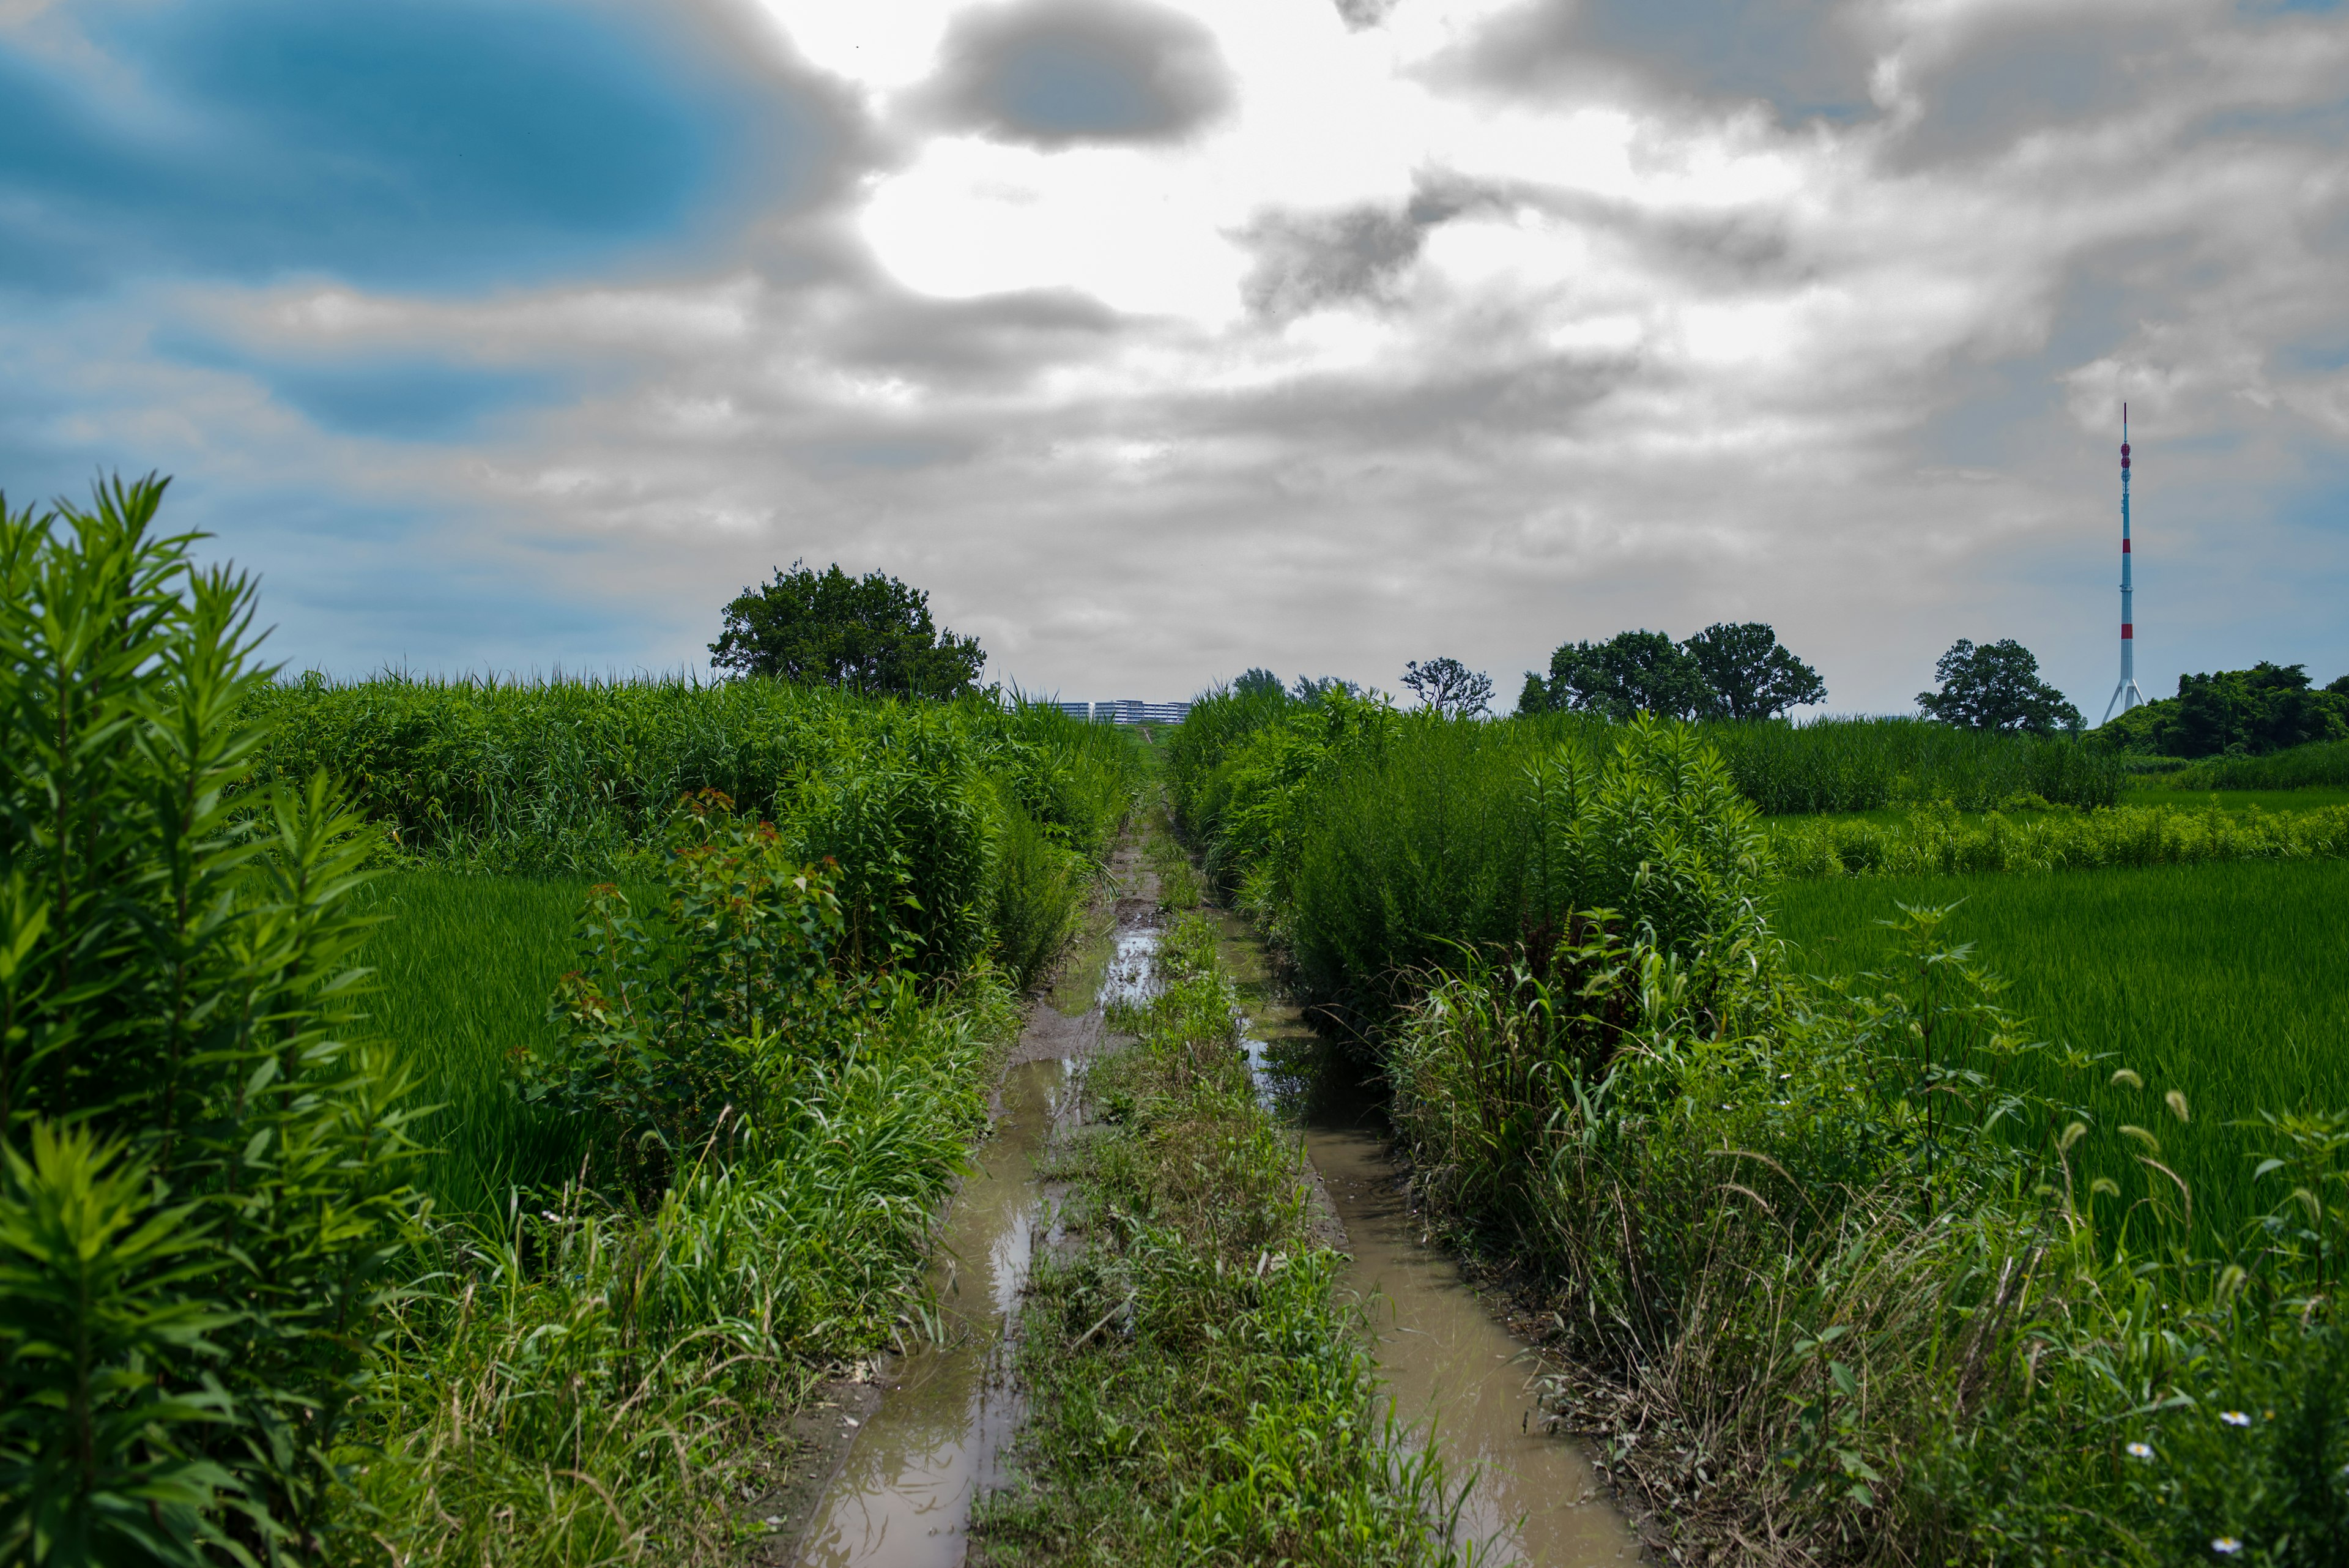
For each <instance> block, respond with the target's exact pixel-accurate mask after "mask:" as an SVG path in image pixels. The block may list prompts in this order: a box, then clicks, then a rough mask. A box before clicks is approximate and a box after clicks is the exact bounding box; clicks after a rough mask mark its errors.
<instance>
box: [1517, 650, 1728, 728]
mask: <svg viewBox="0 0 2349 1568" xmlns="http://www.w3.org/2000/svg"><path fill="white" fill-rule="evenodd" d="M1710 697H1711V692H1710V691H1709V689H1708V688H1707V687H1706V685H1705V680H1704V671H1703V670H1702V669H1700V668H1699V667H1698V665H1697V661H1696V660H1695V659H1692V658H1691V657H1690V656H1689V655H1688V654H1686V653H1684V652H1682V649H1681V647H1680V645H1679V644H1678V643H1676V642H1674V641H1673V640H1672V639H1671V638H1669V637H1666V636H1665V635H1664V634H1663V633H1662V632H1661V631H1623V632H1618V633H1616V634H1615V635H1614V636H1613V637H1611V638H1609V639H1607V640H1606V641H1605V642H1599V643H1590V642H1572V643H1568V644H1567V645H1566V646H1564V647H1562V648H1560V649H1558V650H1557V652H1556V653H1553V654H1551V655H1550V656H1549V704H1550V706H1551V707H1552V708H1578V709H1581V710H1583V711H1587V712H1593V713H1604V714H1606V715H1607V716H1608V717H1609V718H1611V719H1629V718H1630V716H1631V715H1632V714H1634V713H1655V714H1658V715H1660V716H1661V717H1664V718H1668V719H1689V718H1693V717H1695V716H1696V715H1697V714H1698V713H1699V712H1702V711H1703V710H1704V708H1705V705H1706V703H1707V701H1709V699H1710Z"/></svg>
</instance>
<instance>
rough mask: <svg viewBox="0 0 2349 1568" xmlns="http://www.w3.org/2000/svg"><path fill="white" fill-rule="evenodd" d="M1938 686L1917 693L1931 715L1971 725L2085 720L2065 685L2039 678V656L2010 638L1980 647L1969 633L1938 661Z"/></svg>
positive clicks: (2070, 724) (2069, 724) (2020, 726)
mask: <svg viewBox="0 0 2349 1568" xmlns="http://www.w3.org/2000/svg"><path fill="white" fill-rule="evenodd" d="M1933 679H1934V680H1939V681H1940V683H1941V689H1940V691H1920V692H1919V693H1917V706H1918V707H1920V708H1921V709H1923V710H1924V711H1925V712H1926V715H1927V716H1928V717H1930V718H1934V719H1939V720H1940V721H1941V722H1943V723H1945V724H1956V725H1959V726H1961V727H1962V728H1965V729H1969V730H1994V731H2011V730H2027V731H2029V732H2032V733H2033V734H2043V735H2044V734H2046V733H2048V732H2050V731H2054V730H2059V729H2062V730H2072V731H2075V732H2076V731H2077V730H2078V729H2079V728H2080V726H2081V724H2082V723H2083V722H2084V721H2083V720H2082V719H2081V717H2080V711H2079V710H2078V709H2077V708H2075V707H2073V706H2072V704H2071V702H2070V701H2067V700H2066V699H2065V698H2064V694H2063V693H2062V692H2061V691H2056V690H2055V688H2054V687H2053V686H2050V685H2048V684H2047V682H2045V681H2044V680H2041V679H2039V659H2038V657H2037V656H2036V655H2034V654H2033V652H2032V651H2031V650H2030V649H2027V648H2025V647H2023V644H2021V643H2019V642H2017V641H2015V640H2014V639H2013V638H2006V639H2002V640H2001V641H1998V642H1990V643H1984V644H1983V645H1982V647H1980V648H1976V647H1975V646H1974V645H1973V644H1972V643H1971V642H1970V641H1968V640H1967V639H1964V638H1960V639H1958V640H1957V641H1955V642H1953V643H1951V645H1950V650H1949V651H1948V652H1947V653H1944V654H1943V655H1941V657H1940V660H1939V661H1938V662H1937V663H1935V664H1934V666H1933Z"/></svg>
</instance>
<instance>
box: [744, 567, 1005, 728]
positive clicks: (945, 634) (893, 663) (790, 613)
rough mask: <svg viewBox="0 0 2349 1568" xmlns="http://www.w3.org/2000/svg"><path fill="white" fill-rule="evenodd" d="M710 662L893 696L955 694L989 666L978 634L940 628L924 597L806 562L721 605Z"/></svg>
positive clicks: (871, 576) (881, 579)
mask: <svg viewBox="0 0 2349 1568" xmlns="http://www.w3.org/2000/svg"><path fill="white" fill-rule="evenodd" d="M709 655H710V658H709V662H710V663H711V665H713V666H714V667H716V668H717V669H719V670H732V671H733V672H735V673H736V674H739V675H772V676H776V677H778V678H780V679H781V680H794V681H803V682H815V683H822V684H823V685H826V686H841V687H845V688H847V689H848V690H849V691H863V692H868V693H872V694H874V695H886V696H895V697H952V696H954V695H956V694H957V693H958V692H963V691H969V690H971V689H972V688H973V687H975V686H976V685H977V684H978V672H979V670H980V669H981V668H982V667H983V666H984V665H985V664H986V663H987V655H986V654H985V653H983V652H981V651H980V649H979V646H978V639H977V638H975V637H957V636H955V634H954V633H953V632H951V631H939V630H937V629H936V628H934V627H933V626H932V625H931V622H930V596H929V595H928V594H926V593H924V592H923V591H922V590H921V589H919V588H913V587H906V586H905V584H904V583H901V582H899V581H898V580H897V579H896V578H895V577H892V576H885V575H884V574H882V573H880V572H868V573H866V574H865V575H864V576H862V577H852V576H849V575H848V574H847V573H845V572H843V571H842V570H841V569H840V567H839V566H836V565H835V566H829V567H827V568H825V570H824V571H823V572H822V573H821V574H819V573H817V572H815V571H814V570H812V569H811V568H810V567H809V566H808V565H807V564H806V563H805V562H804V561H794V562H792V569H791V570H790V571H788V572H785V571H783V570H781V568H778V569H777V570H776V572H775V580H774V581H773V582H771V583H769V584H768V585H767V586H766V587H762V588H744V589H743V590H742V592H741V594H740V597H737V598H735V600H734V601H733V602H732V603H730V604H729V605H728V606H727V607H726V628H725V629H724V630H723V631H722V632H720V633H719V638H718V640H717V641H716V642H713V643H711V644H710V645H709Z"/></svg>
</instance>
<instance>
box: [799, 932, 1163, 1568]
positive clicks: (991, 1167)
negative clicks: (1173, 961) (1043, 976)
mask: <svg viewBox="0 0 2349 1568" xmlns="http://www.w3.org/2000/svg"><path fill="white" fill-rule="evenodd" d="M1157 943H1158V932H1157V931H1156V930H1155V929H1147V928H1140V927H1135V926H1132V925H1118V926H1112V927H1110V928H1107V929H1097V930H1096V931H1094V932H1093V933H1092V935H1091V936H1090V938H1089V940H1086V941H1085V942H1084V943H1083V944H1082V945H1081V949H1080V950H1079V951H1078V952H1077V953H1076V954H1075V955H1073V961H1072V962H1071V965H1070V966H1069V969H1068V971H1067V973H1066V974H1065V975H1064V977H1063V979H1062V981H1061V984H1060V985H1059V986H1058V987H1056V988H1055V989H1054V991H1053V992H1052V994H1051V995H1050V997H1049V998H1048V999H1047V1000H1046V1001H1045V1002H1043V1003H1042V1004H1040V1006H1039V1007H1038V1008H1037V1009H1036V1012H1035V1013H1034V1015H1033V1016H1032V1017H1031V1019H1030V1023H1029V1026H1028V1028H1027V1030H1026V1031H1025V1032H1024V1033H1023V1035H1022V1039H1021V1048H1020V1049H1019V1051H1018V1052H1016V1053H1015V1054H1014V1062H1013V1064H1012V1065H1011V1067H1010V1068H1009V1070H1008V1071H1007V1072H1006V1074H1005V1075H1004V1084H1003V1092H1002V1098H1001V1102H1000V1104H1001V1113H1000V1115H999V1116H998V1117H997V1118H996V1122H995V1126H994V1128H993V1130H992V1133H991V1135H990V1136H989V1137H988V1142H987V1144H986V1145H985V1146H984V1147H982V1148H981V1149H980V1150H979V1151H978V1159H977V1162H976V1163H977V1168H976V1169H974V1170H973V1171H972V1172H971V1174H970V1175H969V1176H968V1178H966V1179H964V1181H963V1183H962V1185H961V1187H959V1188H958V1189H957V1190H956V1192H955V1197H954V1201H953V1203H952V1205H951V1206H950V1207H949V1208H948V1210H947V1218H946V1227H945V1230H944V1231H943V1233H942V1236H941V1241H940V1246H939V1249H938V1251H937V1254H936V1257H935V1258H934V1259H933V1261H932V1262H931V1266H930V1276H929V1282H930V1288H931V1292H932V1293H933V1295H934V1296H935V1297H936V1301H937V1303H938V1305H939V1321H938V1322H937V1324H936V1325H934V1326H935V1328H936V1333H935V1334H932V1336H931V1342H930V1343H928V1344H926V1345H922V1346H921V1347H920V1348H918V1349H916V1351H914V1352H913V1353H912V1354H911V1355H906V1356H905V1357H903V1358H901V1359H900V1360H898V1361H897V1362H896V1363H895V1365H894V1366H892V1367H890V1368H889V1369H888V1372H887V1374H886V1376H885V1381H886V1384H887V1386H886V1388H885V1391H884V1392H883V1395H882V1397H881V1401H880V1404H879V1406H878V1407H877V1408H875V1409H874V1412H873V1414H872V1416H871V1417H870V1418H869V1419H868V1420H867V1421H866V1422H865V1424H864V1427H863V1428H862V1429H860V1430H859V1431H858V1432H857V1433H856V1436H855V1438H854V1440H853V1441H852V1442H851V1443H850V1445H849V1449H848V1453H847V1456H846V1458H845V1459H844V1460H843V1463H842V1466H841V1469H840V1472H839V1474H837V1475H836V1476H834V1477H833V1481H832V1484H831V1486H830V1488H829V1489H827V1490H826V1491H825V1493H824V1496H823V1501H821V1502H820V1503H819V1504H818V1505H817V1508H816V1513H815V1518H814V1520H813V1521H812V1525H811V1527H810V1530H809V1532H808V1534H807V1535H806V1537H805V1538H804V1542H803V1544H802V1547H801V1550H800V1556H799V1562H800V1563H801V1564H802V1568H957V1565H958V1564H959V1563H961V1562H962V1561H963V1555H964V1551H965V1548H966V1547H967V1546H968V1527H969V1522H970V1509H971V1504H972V1502H973V1501H976V1500H977V1499H978V1496H979V1494H980V1493H981V1492H983V1491H985V1490H988V1489H990V1488H993V1487H997V1486H1000V1485H1002V1484H1003V1483H1004V1481H1005V1480H1006V1479H1007V1478H1006V1476H1005V1473H1004V1459H1005V1456H1006V1455H1007V1453H1008V1452H1009V1449H1010V1446H1011V1441H1012V1439H1013V1438H1015V1437H1017V1436H1018V1434H1019V1423H1020V1420H1021V1417H1023V1416H1024V1415H1025V1413H1026V1407H1025V1404H1024V1402H1023V1400H1022V1399H1021V1397H1020V1393H1019V1387H1018V1386H1017V1384H1015V1383H1014V1382H1013V1381H1012V1379H1011V1377H1010V1375H1009V1362H1010V1351H1011V1344H1010V1339H1009V1334H1010V1329H1011V1325H1012V1324H1015V1323H1017V1321H1018V1314H1019V1293H1020V1291H1021V1290H1022V1289H1023V1288H1025V1286H1026V1284H1027V1282H1028V1275H1029V1272H1030V1269H1031V1268H1032V1267H1033V1265H1034V1263H1035V1259H1036V1253H1037V1250H1038V1249H1039V1248H1040V1247H1048V1246H1050V1245H1051V1244H1052V1242H1053V1241H1054V1240H1055V1239H1056V1238H1055V1235H1054V1234H1053V1231H1054V1229H1055V1224H1054V1220H1053V1219H1052V1210H1053V1204H1054V1199H1055V1197H1056V1195H1055V1194H1054V1193H1052V1192H1050V1191H1048V1190H1047V1189H1046V1187H1045V1184H1044V1183H1042V1182H1041V1181H1040V1179H1038V1175H1037V1163H1038V1158H1039V1157H1040V1155H1041V1154H1042V1153H1043V1152H1044V1148H1045V1145H1046V1143H1047V1141H1048V1139H1049V1137H1050V1132H1051V1128H1052V1124H1053V1122H1054V1120H1055V1118H1056V1117H1058V1116H1061V1115H1063V1114H1065V1113H1066V1112H1067V1111H1068V1109H1069V1108H1070V1106H1071V1104H1072V1101H1073V1097H1074V1094H1075V1090H1076V1084H1075V1080H1074V1077H1073V1072H1074V1068H1075V1058H1077V1057H1079V1056H1081V1055H1085V1054H1090V1053H1091V1052H1092V1051H1093V1050H1095V1049H1098V1048H1099V1046H1100V1044H1101V1041H1102V1027H1101V1009H1102V1004H1103V1003H1104V1002H1112V1001H1117V1000H1125V1001H1140V1000H1142V999H1143V997H1144V996H1146V995H1147V994H1148V991H1149V988H1150V986H1151V984H1152V983H1153V977H1152V955H1153V953H1154V951H1155V950H1156V947H1157ZM1022 1058H1024V1059H1022Z"/></svg>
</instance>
